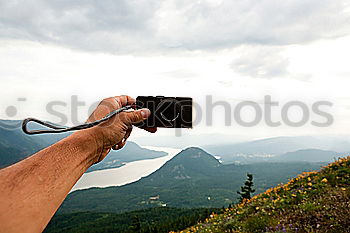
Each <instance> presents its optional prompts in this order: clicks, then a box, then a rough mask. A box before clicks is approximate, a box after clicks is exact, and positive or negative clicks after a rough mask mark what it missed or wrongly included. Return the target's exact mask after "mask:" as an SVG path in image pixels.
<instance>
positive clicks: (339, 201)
mask: <svg viewBox="0 0 350 233" xmlns="http://www.w3.org/2000/svg"><path fill="white" fill-rule="evenodd" d="M349 187H350V156H349V157H347V158H343V159H339V160H337V161H336V162H334V163H331V164H329V165H328V166H325V167H323V168H322V169H321V170H320V171H319V172H308V173H303V174H301V175H299V176H298V177H296V178H294V179H291V180H290V181H289V182H288V183H287V184H284V185H282V184H281V185H278V186H277V187H275V188H271V189H268V190H267V191H266V192H264V193H261V194H259V195H256V196H254V197H253V198H252V199H250V200H243V202H242V203H240V204H237V205H235V206H233V208H230V209H226V210H225V212H224V213H223V214H219V215H217V214H212V215H210V217H209V218H207V219H205V221H203V222H200V223H198V224H197V225H194V226H192V227H190V228H188V229H186V230H183V231H182V232H183V233H185V232H186V233H187V232H188V233H190V232H229V233H233V232H249V233H254V232H334V233H336V232H337V233H338V232H350V217H349V216H350V188H349Z"/></svg>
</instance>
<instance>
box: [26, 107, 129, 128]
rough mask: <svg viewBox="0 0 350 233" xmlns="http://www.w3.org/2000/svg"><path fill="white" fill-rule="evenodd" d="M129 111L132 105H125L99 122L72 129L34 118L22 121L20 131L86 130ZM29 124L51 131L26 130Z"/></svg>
mask: <svg viewBox="0 0 350 233" xmlns="http://www.w3.org/2000/svg"><path fill="white" fill-rule="evenodd" d="M129 109H135V106H134V105H127V106H124V107H121V108H119V109H116V110H114V111H112V112H110V113H108V114H107V115H106V116H105V117H103V118H102V119H101V120H97V121H94V122H90V123H85V124H81V125H77V126H73V127H64V126H57V125H53V124H50V123H48V122H44V121H41V120H38V119H35V118H27V119H24V120H23V122H22V130H23V132H24V133H26V134H29V135H34V134H45V133H64V132H69V131H75V130H81V129H88V128H91V127H94V126H96V125H98V124H101V123H102V122H105V121H107V120H108V119H110V118H112V117H113V116H115V115H117V114H119V113H121V112H124V111H126V110H129ZM29 122H35V123H37V124H40V125H43V126H46V127H48V128H51V129H44V130H28V128H27V124H28V123H29Z"/></svg>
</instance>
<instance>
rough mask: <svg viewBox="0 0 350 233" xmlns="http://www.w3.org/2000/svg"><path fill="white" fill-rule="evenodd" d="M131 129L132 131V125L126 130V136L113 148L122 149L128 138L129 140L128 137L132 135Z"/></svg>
mask: <svg viewBox="0 0 350 233" xmlns="http://www.w3.org/2000/svg"><path fill="white" fill-rule="evenodd" d="M131 131H132V126H131V127H130V128H128V129H127V130H126V132H125V135H124V138H123V139H122V140H121V141H120V142H118V143H117V144H116V145H114V146H113V147H112V149H113V150H120V149H121V148H123V147H124V146H125V144H126V140H128V138H129V137H130V135H131Z"/></svg>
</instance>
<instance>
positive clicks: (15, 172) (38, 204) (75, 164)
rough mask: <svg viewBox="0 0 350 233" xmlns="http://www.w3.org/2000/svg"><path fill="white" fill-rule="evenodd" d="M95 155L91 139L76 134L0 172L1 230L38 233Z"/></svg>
mask: <svg viewBox="0 0 350 233" xmlns="http://www.w3.org/2000/svg"><path fill="white" fill-rule="evenodd" d="M97 153H98V151H97V145H96V143H95V142H94V141H93V138H91V137H88V134H86V133H85V132H79V133H76V134H73V135H71V136H69V137H68V138H66V139H63V140H62V141H60V142H58V143H56V144H54V145H52V146H50V147H48V148H46V149H44V150H42V151H40V152H38V153H36V154H35V155H33V156H31V157H29V158H27V159H25V160H23V161H21V162H19V163H17V164H15V165H13V166H10V167H8V168H5V169H2V170H0V185H1V192H0V207H1V208H0V222H1V230H2V231H4V232H40V231H42V230H43V229H44V228H45V226H46V224H47V223H48V222H49V220H50V218H51V217H52V215H53V214H54V213H55V211H56V210H57V209H58V207H59V206H60V204H61V203H62V202H63V200H64V199H65V197H66V196H67V194H68V193H69V191H70V190H71V188H72V187H73V185H74V184H75V183H76V181H77V180H78V179H79V178H80V177H81V176H82V174H83V173H84V172H85V171H86V170H87V169H88V168H89V167H90V166H91V165H92V164H93V163H94V162H95V161H96V156H97ZM19 210H20V211H19Z"/></svg>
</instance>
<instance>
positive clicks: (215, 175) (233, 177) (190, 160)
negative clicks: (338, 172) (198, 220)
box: [59, 147, 321, 213]
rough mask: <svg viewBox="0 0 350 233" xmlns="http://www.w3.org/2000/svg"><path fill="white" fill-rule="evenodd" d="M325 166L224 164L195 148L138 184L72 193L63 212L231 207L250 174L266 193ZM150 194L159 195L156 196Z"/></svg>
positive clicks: (301, 164)
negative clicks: (302, 173) (303, 173)
mask: <svg viewBox="0 0 350 233" xmlns="http://www.w3.org/2000/svg"><path fill="white" fill-rule="evenodd" d="M320 166H321V164H320V163H305V162H290V163H259V164H251V165H234V164H230V165H222V164H220V163H219V161H218V160H216V159H215V158H214V157H213V156H212V155H210V154H208V153H207V152H205V151H203V150H202V149H200V148H194V147H192V148H188V149H185V150H183V151H182V152H180V153H179V154H177V155H176V156H175V157H174V158H172V159H171V160H169V161H168V162H167V163H166V164H164V165H163V167H161V168H160V169H159V170H157V171H155V172H154V173H152V174H151V175H149V176H147V177H144V178H142V179H141V180H139V181H137V182H134V183H131V184H127V185H124V186H120V187H107V188H91V189H87V190H78V191H75V192H72V193H71V194H69V195H68V197H67V198H66V200H65V201H64V203H63V205H62V206H61V208H60V210H59V212H60V213H72V212H82V211H96V212H124V211H131V210H137V209H143V208H150V207H156V206H162V205H167V206H170V207H185V208H192V207H222V206H223V205H225V206H228V204H230V203H232V202H235V201H236V199H237V193H236V191H237V190H238V189H239V187H240V186H241V184H242V181H243V180H244V179H245V175H246V173H247V172H250V173H253V174H254V175H255V176H256V177H257V181H258V182H257V184H258V186H257V190H258V192H262V191H264V190H266V189H267V188H270V187H273V186H275V185H277V184H278V183H280V182H284V181H287V179H288V178H290V177H293V176H295V175H297V174H298V173H301V172H303V171H310V170H313V169H319V168H320ZM158 196H159V197H158ZM150 197H158V198H155V199H156V200H150Z"/></svg>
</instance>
